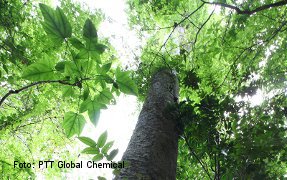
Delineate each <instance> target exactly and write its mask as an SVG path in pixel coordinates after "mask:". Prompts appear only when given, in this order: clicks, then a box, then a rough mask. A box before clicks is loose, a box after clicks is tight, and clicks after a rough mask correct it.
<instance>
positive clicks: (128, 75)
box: [0, 0, 287, 179]
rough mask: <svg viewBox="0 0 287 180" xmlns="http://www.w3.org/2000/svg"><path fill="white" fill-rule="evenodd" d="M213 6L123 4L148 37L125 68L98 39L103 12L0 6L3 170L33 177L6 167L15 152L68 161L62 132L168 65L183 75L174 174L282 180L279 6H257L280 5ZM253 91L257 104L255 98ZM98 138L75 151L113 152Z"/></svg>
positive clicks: (75, 128)
mask: <svg viewBox="0 0 287 180" xmlns="http://www.w3.org/2000/svg"><path fill="white" fill-rule="evenodd" d="M215 2H217V4H218V6H213V5H212V3H209V2H207V1H202V0H196V1H191V0H185V1H179V0H161V1H159V0H150V1H146V0H145V1H142V0H129V1H128V2H127V3H128V5H129V10H128V15H129V22H130V26H131V27H132V28H133V29H135V30H137V34H138V36H139V38H141V39H145V40H146V42H145V45H144V46H142V47H140V49H141V54H140V55H137V54H135V56H134V59H135V62H134V64H133V66H136V68H134V69H135V71H133V72H131V71H126V70H124V69H123V68H121V66H120V65H119V64H120V63H119V60H118V58H117V56H115V55H116V54H117V52H116V50H115V48H113V44H111V43H109V41H108V39H105V38H101V37H98V34H97V27H98V26H99V24H100V22H101V21H102V20H103V19H104V15H103V14H102V13H101V12H99V11H96V12H90V11H89V10H83V9H82V8H81V7H80V6H79V5H77V4H73V3H71V1H69V0H66V1H62V2H61V7H60V8H50V7H49V6H47V5H44V4H40V5H39V4H38V3H33V2H32V3H31V2H23V1H20V0H17V1H13V2H12V1H8V0H6V1H3V2H1V6H0V8H1V9H0V12H1V20H0V23H1V29H0V31H1V35H0V38H1V39H0V45H1V46H0V47H1V50H0V52H1V66H0V79H1V84H0V85H1V89H0V94H1V95H0V97H4V98H5V101H1V109H0V112H1V113H0V136H1V140H0V142H1V144H2V147H3V148H1V153H0V157H1V158H0V160H1V164H0V165H1V166H0V168H1V170H2V172H3V173H2V177H10V178H13V179H14V178H17V177H23V178H25V177H34V175H35V172H33V171H32V170H31V169H14V168H11V166H10V164H12V163H13V161H14V160H19V161H24V160H25V161H33V160H34V159H51V158H52V156H54V157H55V156H56V155H57V156H58V157H61V158H62V159H67V160H68V159H71V160H73V159H75V157H76V154H73V153H67V152H66V149H64V148H63V147H64V146H65V145H66V144H71V146H73V144H72V143H71V140H69V139H68V138H69V137H75V135H80V134H81V132H82V129H83V127H84V125H85V123H86V122H88V121H91V123H93V124H94V125H96V124H97V120H98V118H99V113H100V111H101V109H104V108H106V107H107V105H109V104H113V103H114V102H115V97H116V96H118V95H119V94H120V93H125V94H133V95H138V98H139V100H140V101H142V100H144V98H145V94H146V90H147V88H148V82H149V79H150V77H151V75H152V74H153V73H154V72H155V71H156V70H157V69H158V68H162V67H165V68H169V69H170V70H172V71H173V72H175V73H177V75H178V78H179V81H180V99H179V103H178V104H177V105H175V107H173V108H177V109H178V110H179V111H180V117H179V118H178V122H179V127H180V128H181V129H182V130H184V131H183V134H182V136H181V139H180V143H179V156H178V169H177V178H178V179H219V178H221V179H232V178H234V179H276V178H281V179H282V178H284V176H286V171H287V170H286V169H287V167H286V166H287V164H286V162H287V161H286V160H287V154H286V115H287V101H286V67H287V64H286V62H287V61H286V35H285V34H286V5H282V6H278V7H271V8H270V9H263V10H258V11H257V12H254V11H253V10H254V9H255V10H256V8H258V7H262V6H264V5H268V4H272V3H276V2H279V1H275V0H264V1H256V2H254V1H251V0H243V1H240V2H239V1H232V0H223V1H222V0H221V1H215ZM282 2H283V1H282ZM226 4H229V5H231V6H229V7H224V5H226ZM230 7H237V8H239V10H238V9H235V8H230ZM242 10H246V11H242ZM7 93H8V96H7V98H6V97H5V95H7ZM259 93H261V94H262V95H263V97H262V98H263V99H262V100H261V101H262V102H261V103H258V102H257V103H254V102H253V101H254V100H253V101H252V97H254V95H258V94H259ZM2 100H3V98H2ZM54 134H57V136H55V135H54ZM106 136H107V135H106V134H105V133H103V134H102V135H101V136H100V137H99V138H98V139H97V142H94V141H92V140H91V139H88V137H80V138H79V139H80V140H81V141H82V142H83V143H85V144H86V145H88V147H87V148H86V149H85V150H84V152H83V153H88V154H93V155H94V156H93V158H94V159H95V160H98V159H101V158H104V157H105V158H107V159H110V158H111V157H112V156H114V154H116V153H115V152H117V150H116V149H114V150H112V149H111V150H110V152H109V153H107V152H106V149H105V148H104V147H109V145H110V144H111V143H110V144H109V143H108V142H107V141H106V138H107V137H106ZM67 137H68V138H67ZM35 152H38V153H35ZM45 175H46V176H47V177H49V176H51V177H52V176H60V175H61V170H59V169H47V171H45Z"/></svg>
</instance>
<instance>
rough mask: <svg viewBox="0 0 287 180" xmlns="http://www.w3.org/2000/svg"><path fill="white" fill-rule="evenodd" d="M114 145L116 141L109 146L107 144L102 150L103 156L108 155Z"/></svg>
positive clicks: (109, 143)
mask: <svg viewBox="0 0 287 180" xmlns="http://www.w3.org/2000/svg"><path fill="white" fill-rule="evenodd" d="M113 145H114V141H110V142H108V143H107V144H105V146H104V147H103V148H102V150H101V152H102V153H103V154H106V153H108V151H109V150H110V149H111V147H112V146H113Z"/></svg>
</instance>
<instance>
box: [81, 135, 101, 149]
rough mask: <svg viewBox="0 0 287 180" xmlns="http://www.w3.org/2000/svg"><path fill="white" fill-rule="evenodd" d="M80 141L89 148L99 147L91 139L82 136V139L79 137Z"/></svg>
mask: <svg viewBox="0 0 287 180" xmlns="http://www.w3.org/2000/svg"><path fill="white" fill-rule="evenodd" d="M78 139H79V140H80V141H82V142H83V143H85V144H86V145H88V146H91V147H95V146H97V143H96V142H95V141H94V140H92V139H91V138H89V137H84V136H81V137H78Z"/></svg>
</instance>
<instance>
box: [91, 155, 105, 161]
mask: <svg viewBox="0 0 287 180" xmlns="http://www.w3.org/2000/svg"><path fill="white" fill-rule="evenodd" d="M103 158H104V155H103V154H97V155H95V156H94V157H93V159H92V160H93V161H100V160H102V159H103Z"/></svg>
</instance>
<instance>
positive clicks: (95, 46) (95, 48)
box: [90, 43, 108, 54]
mask: <svg viewBox="0 0 287 180" xmlns="http://www.w3.org/2000/svg"><path fill="white" fill-rule="evenodd" d="M107 48H108V47H107V46H105V45H103V44H98V43H94V44H92V46H91V48H90V49H91V50H93V51H96V52H97V53H99V54H102V53H103V52H104V51H105V50H106V49H107Z"/></svg>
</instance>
